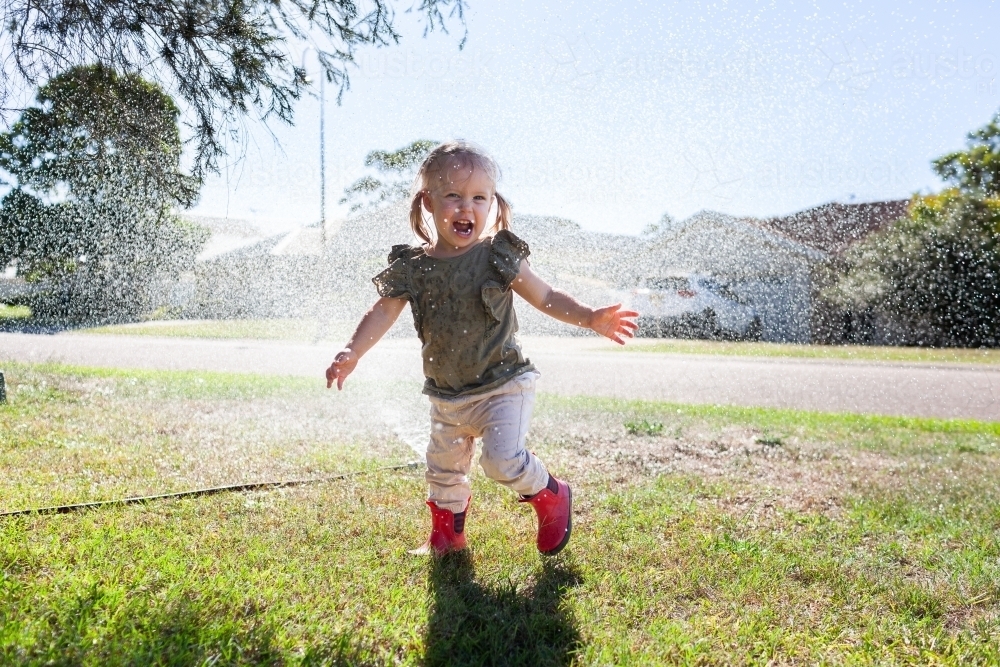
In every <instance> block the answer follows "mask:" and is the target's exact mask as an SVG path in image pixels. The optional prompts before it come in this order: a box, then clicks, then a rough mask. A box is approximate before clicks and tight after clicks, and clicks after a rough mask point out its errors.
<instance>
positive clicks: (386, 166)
mask: <svg viewBox="0 0 1000 667" xmlns="http://www.w3.org/2000/svg"><path fill="white" fill-rule="evenodd" d="M439 143H440V142H438V141H430V140H429V139H418V140H417V141H414V142H413V143H411V144H409V145H408V146H404V147H403V148H400V149H399V150H395V151H372V152H371V153H369V154H368V155H367V156H366V157H365V166H366V167H368V168H369V169H371V170H373V171H374V172H375V174H374V175H372V174H367V175H365V176H362V177H361V178H359V179H358V180H356V181H355V182H354V183H352V184H351V185H349V186H347V188H345V189H344V197H343V199H341V200H340V203H341V204H350V205H351V211H352V212H354V211H358V210H360V209H362V208H365V207H369V206H379V205H381V204H386V203H390V202H394V201H399V200H400V199H405V198H406V197H407V196H408V195H409V192H410V186H411V185H412V184H413V179H414V177H415V176H416V173H417V168H418V167H419V166H420V163H421V162H423V160H424V158H425V157H427V154H428V153H429V152H430V151H431V149H432V148H434V147H435V146H437V145H438V144H439Z"/></svg>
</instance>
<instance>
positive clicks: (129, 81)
mask: <svg viewBox="0 0 1000 667" xmlns="http://www.w3.org/2000/svg"><path fill="white" fill-rule="evenodd" d="M178 115H179V111H178V109H177V106H176V105H175V104H174V103H173V101H172V100H171V99H170V97H169V96H168V95H166V94H165V93H164V92H163V91H162V90H161V89H160V88H159V87H158V86H156V85H155V84H152V83H149V82H147V81H144V80H142V79H141V78H139V77H137V76H120V75H118V74H116V73H115V72H114V71H112V70H110V69H107V68H105V67H102V66H100V65H93V66H88V67H77V68H73V69H71V70H69V71H68V72H65V73H64V74H60V75H59V76H57V77H55V78H53V79H52V80H51V81H49V82H48V83H47V84H46V85H45V86H43V87H42V88H40V89H39V91H38V94H37V105H36V106H33V107H30V108H28V109H25V110H24V112H23V113H22V114H21V117H20V118H19V119H18V121H17V122H16V123H15V124H14V125H13V127H12V128H11V130H10V132H8V133H6V134H2V135H0V169H2V170H3V171H4V172H6V179H7V181H8V182H7V185H9V186H10V191H9V192H8V193H7V195H6V196H5V197H4V198H3V200H2V201H0V266H6V265H8V263H10V262H12V261H16V262H17V266H18V271H19V273H21V274H22V275H24V276H26V278H27V279H28V280H29V281H31V282H33V283H35V284H37V285H38V286H39V287H40V288H42V289H41V290H40V291H39V292H38V293H36V295H35V296H34V297H33V299H34V302H33V304H32V305H33V308H34V310H35V312H36V314H37V315H38V316H40V317H41V318H43V319H48V320H56V321H61V322H77V321H108V320H126V319H130V318H134V317H135V316H137V315H138V314H140V313H142V312H145V311H147V310H149V309H151V308H152V307H154V306H155V305H156V300H157V297H158V293H159V292H160V291H162V286H163V284H164V281H170V280H172V279H174V278H176V276H177V275H178V274H179V273H180V271H182V270H183V269H184V268H185V267H189V266H191V265H192V263H193V260H194V256H195V254H196V253H197V252H198V250H199V249H200V247H201V246H202V245H203V243H204V241H205V238H206V232H205V231H204V230H201V229H200V228H196V227H193V226H191V225H189V224H185V223H183V222H182V221H181V220H180V219H179V218H178V216H177V215H176V214H175V213H174V212H173V208H174V207H186V206H190V205H191V204H193V203H194V200H195V198H196V197H197V193H198V188H199V185H200V182H199V181H198V179H196V178H194V177H192V176H190V175H188V174H185V173H184V172H183V171H182V170H181V168H180V158H181V151H182V144H181V139H180V133H179V131H178V127H177V117H178Z"/></svg>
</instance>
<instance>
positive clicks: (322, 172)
mask: <svg viewBox="0 0 1000 667" xmlns="http://www.w3.org/2000/svg"><path fill="white" fill-rule="evenodd" d="M325 88H326V72H324V71H323V67H322V65H320V72H319V244H320V245H319V252H320V256H321V257H324V258H325V257H326V113H325V109H324V97H325V95H324V93H325Z"/></svg>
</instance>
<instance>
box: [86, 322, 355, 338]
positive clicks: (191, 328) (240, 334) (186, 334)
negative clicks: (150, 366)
mask: <svg viewBox="0 0 1000 667" xmlns="http://www.w3.org/2000/svg"><path fill="white" fill-rule="evenodd" d="M351 331H353V328H352V325H351V324H349V323H347V322H341V321H334V322H324V323H322V324H321V323H320V322H318V321H317V320H309V319H291V318H286V319H273V320H163V321H151V322H137V323H135V324H116V325H111V326H104V327H92V328H89V329H82V330H81V333H92V334H115V335H127V336H164V337H169V338H241V339H242V338H246V339H257V340H295V341H312V340H317V339H326V340H341V339H343V340H346V339H347V338H348V336H350V333H351Z"/></svg>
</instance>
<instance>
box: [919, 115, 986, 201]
mask: <svg viewBox="0 0 1000 667" xmlns="http://www.w3.org/2000/svg"><path fill="white" fill-rule="evenodd" d="M933 164H934V170H935V171H936V172H937V173H938V175H939V176H941V178H943V179H944V180H945V181H947V182H948V183H951V184H952V185H954V186H956V187H957V188H958V189H959V190H961V191H962V192H965V193H967V194H969V195H971V196H979V197H996V196H998V195H1000V113H998V114H997V115H996V116H994V117H993V120H992V121H990V122H989V123H987V124H986V125H984V126H983V127H981V128H979V129H978V130H976V131H974V132H970V133H969V135H968V142H967V144H966V150H964V151H955V152H954V153H949V154H948V155H945V156H943V157H940V158H938V159H937V160H935V161H934V163H933Z"/></svg>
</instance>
